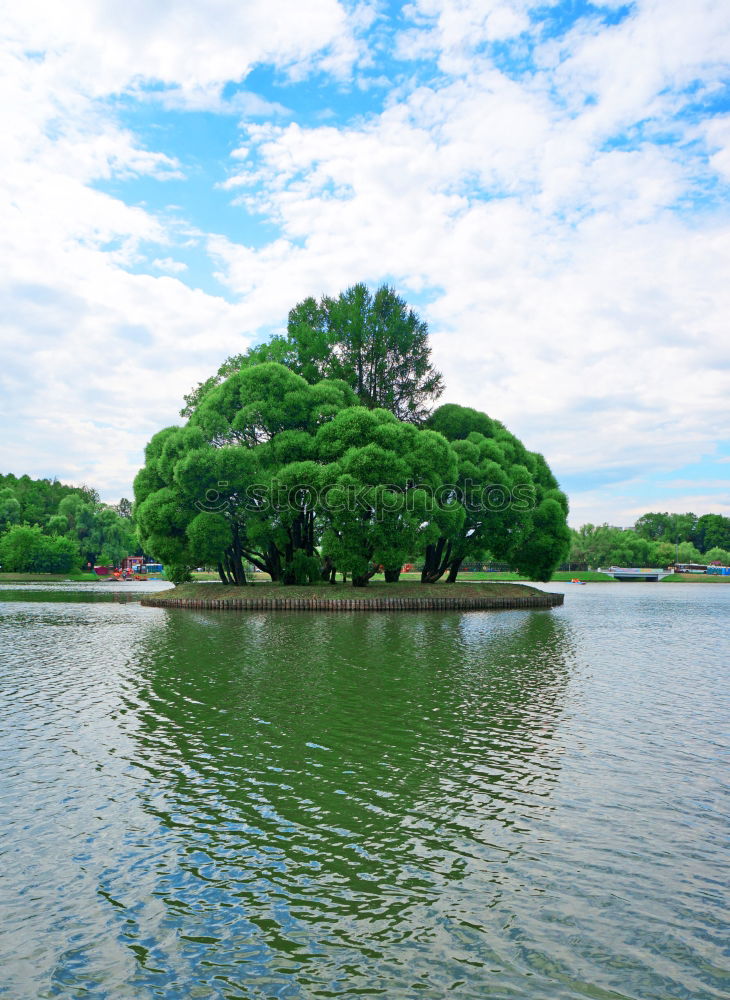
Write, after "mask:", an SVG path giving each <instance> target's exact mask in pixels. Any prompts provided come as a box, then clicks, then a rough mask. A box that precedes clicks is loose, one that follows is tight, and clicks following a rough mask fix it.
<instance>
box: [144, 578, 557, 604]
mask: <svg viewBox="0 0 730 1000" xmlns="http://www.w3.org/2000/svg"><path fill="white" fill-rule="evenodd" d="M541 594H542V591H540V590H537V589H536V588H535V587H527V586H525V585H524V584H512V583H494V584H488V583H486V584H485V583H479V584H477V585H475V586H472V587H470V586H469V584H462V583H436V584H433V586H424V585H423V584H421V583H412V582H408V581H406V582H403V581H401V582H399V583H379V582H375V581H372V580H371V581H370V583H369V584H368V586H367V587H353V586H352V584H351V583H335V584H328V583H322V584H314V585H313V586H310V587H294V586H292V587H284V586H283V585H282V584H279V583H268V582H263V581H262V582H255V583H252V584H250V585H249V586H246V587H228V586H225V585H224V584H222V583H182V584H180V585H179V586H177V587H174V588H171V589H170V590H165V591H162V592H161V593H159V594H155V601H163V602H167V601H175V600H180V599H183V600H191V601H193V600H211V601H228V600H238V599H241V598H248V597H256V598H265V599H266V598H273V599H275V600H277V599H281V600H288V599H291V600H312V599H315V598H316V599H319V600H351V599H356V600H362V601H374V600H378V599H382V598H388V599H390V598H403V597H407V598H424V597H439V598H442V597H447V598H448V597H458V598H459V599H464V598H467V599H468V598H470V597H474V598H483V597H495V598H512V597H534V596H536V595H541Z"/></svg>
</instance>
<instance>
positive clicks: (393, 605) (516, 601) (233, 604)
mask: <svg viewBox="0 0 730 1000" xmlns="http://www.w3.org/2000/svg"><path fill="white" fill-rule="evenodd" d="M141 603H142V604H143V605H144V606H145V607H147V608H190V609H194V610H203V611H484V610H489V611H499V610H504V609H508V608H509V609H519V608H554V607H558V606H559V605H561V604H562V603H563V594H548V593H545V592H542V593H540V592H538V593H536V594H535V595H534V597H533V596H530V597H376V598H373V599H372V600H367V599H362V598H360V599H358V598H357V597H353V598H331V599H329V600H328V599H327V598H322V597H299V598H297V597H236V598H232V599H231V598H228V599H226V598H221V599H219V600H213V599H207V598H197V599H192V598H185V597H177V598H175V597H172V598H168V599H167V600H165V599H163V598H155V597H145V598H143V599H142V602H141Z"/></svg>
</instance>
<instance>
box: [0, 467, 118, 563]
mask: <svg viewBox="0 0 730 1000" xmlns="http://www.w3.org/2000/svg"><path fill="white" fill-rule="evenodd" d="M131 513H132V505H131V503H130V501H129V500H124V499H123V500H121V501H120V502H119V504H117V505H116V506H109V505H107V504H103V503H101V502H100V500H99V494H98V492H97V491H96V490H94V489H91V488H90V487H88V486H67V485H66V484H65V483H61V482H59V481H58V480H57V479H31V477H30V476H20V477H17V476H14V475H12V473H10V474H8V475H2V474H0V570H2V571H4V572H11V573H69V572H71V571H73V570H78V569H81V568H84V567H87V566H90V567H93V566H94V565H98V564H99V563H100V562H105V563H106V562H108V563H110V564H113V565H116V564H117V563H118V562H119V561H120V560H121V559H122V558H123V557H124V556H126V555H129V554H130V553H134V552H136V551H137V540H136V534H135V530H134V524H133V522H132V518H131Z"/></svg>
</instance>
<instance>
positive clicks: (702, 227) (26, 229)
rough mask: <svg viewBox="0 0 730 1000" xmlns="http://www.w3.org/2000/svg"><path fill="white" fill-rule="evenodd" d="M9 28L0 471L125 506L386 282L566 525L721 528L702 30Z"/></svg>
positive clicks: (266, 19)
mask: <svg viewBox="0 0 730 1000" xmlns="http://www.w3.org/2000/svg"><path fill="white" fill-rule="evenodd" d="M4 6H5V12H4V14H3V41H2V54H1V58H2V62H1V64H0V66H1V68H0V88H1V90H2V92H1V94H0V116H1V119H2V142H1V143H0V160H1V161H2V179H3V197H2V199H0V253H1V254H2V262H1V263H2V266H1V267H0V283H1V285H2V311H1V312H0V324H1V331H2V332H1V333H0V412H1V417H0V419H1V420H2V441H1V444H0V471H4V472H14V473H16V474H17V475H20V474H23V473H28V474H30V475H32V476H49V477H53V476H57V477H58V478H60V479H62V480H63V481H66V482H86V483H88V484H90V485H93V486H96V487H97V488H98V489H99V490H100V492H101V494H102V497H103V498H104V499H107V500H109V501H114V500H116V499H118V498H119V497H120V496H121V495H127V496H129V495H130V494H131V481H132V478H133V476H134V473H135V471H136V470H137V468H138V467H139V465H140V464H141V460H142V449H143V447H144V444H145V443H146V441H147V440H148V439H149V437H150V436H151V435H152V434H153V433H154V432H155V431H156V430H158V429H159V428H160V427H162V426H165V425H168V424H170V423H174V422H176V421H177V420H178V419H179V418H178V416H177V414H178V411H179V409H180V406H181V405H182V396H183V393H185V392H186V391H188V390H189V389H190V387H191V386H193V385H195V384H196V383H197V382H198V381H200V380H202V379H203V378H205V377H207V376H208V375H209V374H211V373H212V372H213V371H215V369H216V368H217V367H218V365H219V364H220V362H221V361H222V360H223V359H224V358H225V357H226V356H228V355H229V354H233V353H238V352H240V351H242V350H244V349H245V348H246V347H247V346H248V345H249V344H252V343H256V342H260V341H261V340H263V339H265V338H266V337H267V336H268V335H269V334H270V333H271V332H273V331H281V330H282V329H283V328H284V326H285V323H286V315H287V312H288V310H289V309H290V308H291V306H292V305H294V304H295V303H296V302H297V301H299V300H300V299H301V298H303V297H304V296H306V295H316V296H319V295H320V294H322V293H325V292H326V293H336V292H338V291H340V290H342V289H344V288H345V287H347V286H348V285H350V284H353V283H354V282H356V281H361V280H364V281H367V282H368V283H370V284H371V285H373V286H374V285H376V284H378V283H381V282H383V281H387V282H389V283H391V284H393V285H394V286H395V287H396V289H397V290H398V292H399V293H400V294H401V295H403V296H404V297H405V298H406V299H407V300H408V301H409V303H410V304H411V305H413V307H414V308H415V309H416V310H417V311H418V312H419V313H420V314H421V315H422V316H423V317H424V318H425V319H426V320H427V321H428V323H429V327H430V329H431V332H432V335H433V349H434V356H435V361H436V363H437V365H438V367H440V368H441V369H442V370H443V372H444V374H445V376H446V383H447V391H446V393H445V396H444V398H443V401H445V402H448V401H451V402H459V403H464V404H468V405H471V406H475V407H478V408H480V409H483V410H485V411H486V412H488V413H489V414H490V415H492V416H494V417H498V418H499V419H501V420H502V421H504V422H505V423H506V424H507V426H508V427H509V428H510V429H511V430H512V431H514V432H515V433H516V434H518V435H519V436H520V437H521V438H522V439H523V441H524V442H525V444H526V445H527V446H528V447H529V448H531V449H533V450H539V451H542V452H543V453H544V454H545V456H546V458H547V459H548V462H549V463H550V464H551V466H552V468H553V469H554V471H555V472H556V474H557V475H558V478H559V479H560V481H561V483H562V485H563V487H564V488H565V489H566V490H567V492H568V494H569V496H570V500H571V508H572V513H571V523H572V524H573V525H576V526H577V525H579V524H582V523H584V522H586V521H588V520H590V521H593V522H602V521H608V522H609V523H611V524H619V525H627V524H631V523H633V521H634V520H635V518H636V516H637V515H638V514H640V513H642V512H643V511H646V510H694V511H695V512H696V513H704V512H707V511H718V512H724V513H730V496H729V491H728V480H729V479H730V443H729V442H730V433H729V431H730V418H729V409H730V407H729V404H730V334H729V333H728V322H729V320H730V210H729V204H730V202H729V200H728V190H729V185H730V93H729V88H728V79H729V74H728V54H729V53H730V4H728V3H727V0H693V2H692V3H688V2H687V0H637V2H635V3H619V2H615V0H599V2H596V3H585V2H583V0H568V2H551V0H541V2H539V3H533V2H531V0H414V2H412V3H406V4H402V5H401V4H397V3H387V2H378V0H365V2H362V3H360V2H356V0H353V2H350V0H347V2H346V0H340V2H338V0H309V2H308V3H306V4H304V3H302V2H301V0H266V2H264V0H206V2H205V3H201V2H199V0H156V2H155V3H149V2H147V0H145V2H142V0H125V2H124V3H118V2H115V0H65V2H64V3H63V4H59V3H57V2H51V0H24V2H23V3H20V4H13V5H4Z"/></svg>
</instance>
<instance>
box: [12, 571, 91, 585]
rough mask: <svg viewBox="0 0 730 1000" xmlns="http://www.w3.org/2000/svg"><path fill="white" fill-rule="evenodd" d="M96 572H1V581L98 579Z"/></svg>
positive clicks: (82, 580)
mask: <svg viewBox="0 0 730 1000" xmlns="http://www.w3.org/2000/svg"><path fill="white" fill-rule="evenodd" d="M98 579H99V577H98V576H97V575H96V573H0V583H65V582H66V581H67V580H71V581H72V582H73V583H77V582H84V583H90V582H91V581H96V580H98Z"/></svg>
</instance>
